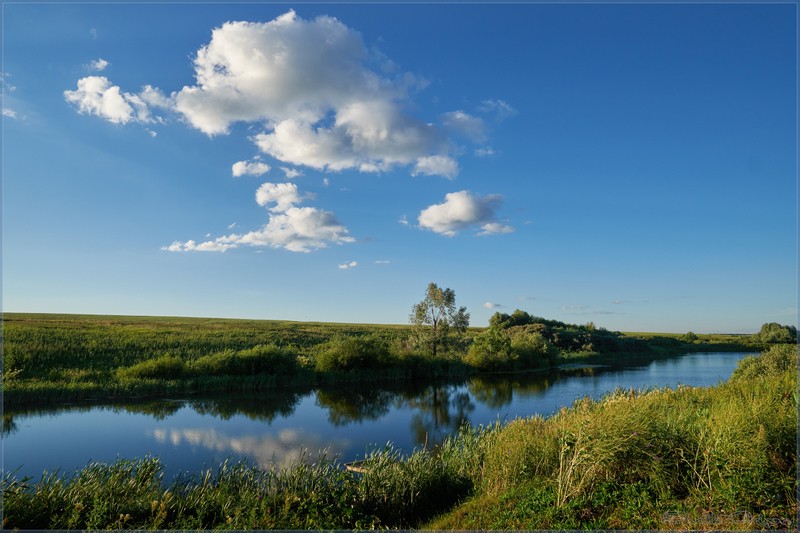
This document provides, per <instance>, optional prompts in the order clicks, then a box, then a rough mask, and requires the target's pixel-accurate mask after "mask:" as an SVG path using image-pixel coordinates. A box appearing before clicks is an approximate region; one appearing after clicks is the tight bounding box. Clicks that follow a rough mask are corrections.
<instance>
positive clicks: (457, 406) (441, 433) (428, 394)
mask: <svg viewBox="0 0 800 533" xmlns="http://www.w3.org/2000/svg"><path fill="white" fill-rule="evenodd" d="M408 406H409V407H411V408H413V409H416V411H417V412H416V413H414V415H413V416H412V417H411V431H412V433H413V435H414V441H415V443H416V444H418V445H420V446H423V445H426V444H427V446H435V445H437V444H440V443H441V442H442V441H443V440H444V439H445V438H446V437H447V436H448V435H451V434H453V433H455V432H457V431H458V429H459V428H460V427H461V426H462V425H464V424H465V423H469V416H468V415H469V413H471V412H472V411H474V410H475V404H474V403H472V400H471V399H470V396H469V393H467V392H466V391H464V390H461V391H459V390H458V388H457V387H453V386H431V387H428V388H426V389H425V390H424V391H423V392H422V394H420V395H418V396H416V397H415V398H412V399H409V400H408Z"/></svg>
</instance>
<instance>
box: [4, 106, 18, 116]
mask: <svg viewBox="0 0 800 533" xmlns="http://www.w3.org/2000/svg"><path fill="white" fill-rule="evenodd" d="M3 116H4V117H8V118H17V112H16V111H14V110H13V109H11V108H10V107H4V108H3Z"/></svg>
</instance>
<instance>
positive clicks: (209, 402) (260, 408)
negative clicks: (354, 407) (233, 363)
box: [190, 391, 309, 422]
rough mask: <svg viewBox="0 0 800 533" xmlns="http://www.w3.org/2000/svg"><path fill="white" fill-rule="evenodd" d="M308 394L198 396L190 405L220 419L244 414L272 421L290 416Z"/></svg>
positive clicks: (250, 417)
mask: <svg viewBox="0 0 800 533" xmlns="http://www.w3.org/2000/svg"><path fill="white" fill-rule="evenodd" d="M308 394H309V392H308V391H291V392H290V391H281V392H280V393H277V394H272V393H270V394H252V395H233V396H222V397H216V398H199V399H194V400H192V401H191V402H190V405H191V407H192V409H194V410H195V411H197V413H198V414H201V415H211V416H215V417H219V418H221V419H222V420H229V419H230V418H232V417H234V416H237V415H244V416H246V417H247V418H249V419H251V420H258V421H262V422H272V421H273V420H275V419H276V418H278V417H279V416H280V417H283V418H286V417H289V416H291V415H292V413H294V410H295V409H296V408H297V404H298V403H300V400H302V399H303V398H304V397H305V396H307V395H308Z"/></svg>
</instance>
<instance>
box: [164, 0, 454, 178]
mask: <svg viewBox="0 0 800 533" xmlns="http://www.w3.org/2000/svg"><path fill="white" fill-rule="evenodd" d="M385 63H386V59H385V58H384V57H383V56H381V55H380V54H378V53H373V52H371V51H370V50H368V48H367V47H366V46H365V45H364V42H363V41H362V39H361V36H360V34H359V33H358V32H356V31H354V30H352V29H350V28H348V27H347V26H345V25H344V24H342V23H341V22H340V21H339V20H337V19H335V18H333V17H328V16H320V17H317V18H315V19H313V20H303V19H301V18H300V17H298V16H297V15H296V14H295V12H294V11H289V12H287V13H285V14H284V15H281V16H280V17H278V18H276V19H274V20H272V21H269V22H265V23H259V22H241V21H238V22H227V23H225V24H223V25H222V26H220V27H218V28H216V29H214V30H213V32H212V35H211V40H210V42H209V43H208V44H207V45H205V46H203V47H202V48H201V49H200V50H198V52H197V55H196V57H195V60H194V66H195V78H196V82H197V83H196V85H194V86H192V87H184V88H183V89H181V90H180V91H177V92H176V93H175V95H174V97H175V108H176V110H177V111H178V112H179V113H181V114H182V115H183V116H184V117H185V118H186V120H187V121H188V122H189V123H190V124H191V125H192V126H194V127H195V128H197V129H199V130H201V131H203V132H205V133H206V134H208V135H217V134H224V133H227V132H228V131H229V127H230V125H231V124H233V123H234V122H238V121H243V122H263V123H264V124H267V129H266V130H265V131H264V132H262V133H260V134H258V135H256V136H255V137H253V140H254V142H255V143H256V145H257V146H258V147H259V148H260V149H261V150H262V151H263V152H264V153H266V154H269V155H270V156H272V157H274V158H276V159H278V160H280V161H283V162H286V163H291V164H294V165H300V166H309V167H311V168H315V169H325V170H332V171H338V170H343V169H356V170H359V171H362V172H377V171H383V170H387V169H389V168H392V167H394V166H396V165H410V164H413V163H414V162H416V161H417V160H418V159H419V158H421V157H428V156H434V155H444V154H446V152H447V150H448V143H447V139H446V138H445V136H444V134H443V131H442V130H440V129H439V128H437V127H435V126H432V125H429V124H426V123H424V122H421V121H419V120H417V119H415V118H413V117H412V116H411V115H410V114H409V113H407V112H406V111H405V105H404V103H405V100H406V97H407V95H406V93H407V92H408V87H409V86H410V85H414V83H415V82H416V78H414V77H413V76H412V75H409V74H398V75H396V76H395V77H387V75H386V74H385V73H384V72H383V71H382V69H381V66H382V65H384V64H385Z"/></svg>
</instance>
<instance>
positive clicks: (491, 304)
mask: <svg viewBox="0 0 800 533" xmlns="http://www.w3.org/2000/svg"><path fill="white" fill-rule="evenodd" d="M483 306H484V307H485V308H486V309H497V308H498V307H502V305H500V304H496V303H494V302H484V303H483Z"/></svg>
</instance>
